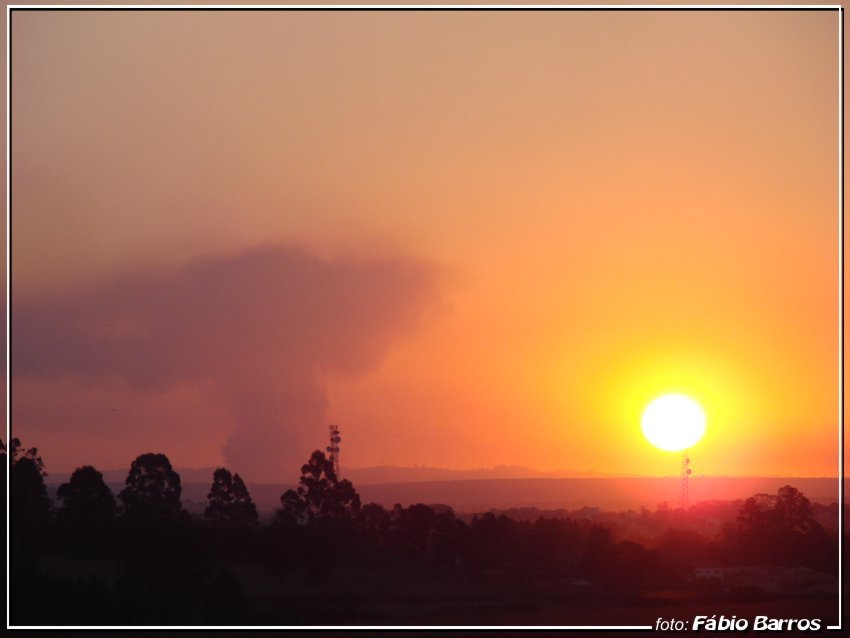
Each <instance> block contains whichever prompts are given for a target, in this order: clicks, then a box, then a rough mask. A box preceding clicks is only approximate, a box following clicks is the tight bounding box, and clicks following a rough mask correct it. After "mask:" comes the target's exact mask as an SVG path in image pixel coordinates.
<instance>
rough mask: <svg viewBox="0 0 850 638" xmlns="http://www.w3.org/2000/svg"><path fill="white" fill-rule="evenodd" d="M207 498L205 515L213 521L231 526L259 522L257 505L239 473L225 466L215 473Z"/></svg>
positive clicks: (251, 524)
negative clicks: (234, 472) (207, 503)
mask: <svg viewBox="0 0 850 638" xmlns="http://www.w3.org/2000/svg"><path fill="white" fill-rule="evenodd" d="M207 498H208V499H209V505H208V506H207V508H206V510H204V516H206V517H207V518H208V519H210V520H211V521H213V522H215V523H221V524H226V525H231V526H234V525H235V526H255V525H256V524H257V521H258V518H259V517H258V515H257V507H256V505H254V501H252V500H251V495H250V494H249V493H248V488H247V487H245V483H244V482H243V481H242V478H241V477H240V476H239V475H238V474H231V473H230V470H227V469H225V468H223V467H220V468H218V469H217V470H216V471H215V473H214V474H213V483H212V487H211V488H210V493H209V494H208V495H207Z"/></svg>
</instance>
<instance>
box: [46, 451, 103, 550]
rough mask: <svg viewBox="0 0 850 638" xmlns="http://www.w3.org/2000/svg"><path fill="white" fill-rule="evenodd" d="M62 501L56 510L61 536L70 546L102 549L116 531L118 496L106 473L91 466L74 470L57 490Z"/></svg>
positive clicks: (84, 548)
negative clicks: (116, 497)
mask: <svg viewBox="0 0 850 638" xmlns="http://www.w3.org/2000/svg"><path fill="white" fill-rule="evenodd" d="M56 496H57V497H58V498H59V500H60V501H62V507H61V508H60V509H59V510H58V511H57V513H56V518H57V523H58V525H59V530H60V537H61V539H62V540H63V541H64V542H65V544H66V545H69V546H70V547H71V548H76V549H80V550H84V551H91V550H102V549H103V545H104V544H106V541H107V539H109V538H110V535H111V533H112V532H113V526H114V522H115V513H116V505H115V497H114V496H113V495H112V491H111V490H110V489H109V488H108V487H107V486H106V483H104V482H103V475H102V474H101V473H100V472H98V471H97V470H96V469H95V468H93V467H92V466H90V465H86V466H83V467H79V468H77V469H76V470H74V473H73V474H72V475H71V478H70V479H69V481H68V482H67V483H62V485H60V486H59V489H58V490H57V492H56Z"/></svg>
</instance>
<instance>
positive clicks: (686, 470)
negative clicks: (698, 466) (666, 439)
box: [682, 450, 691, 510]
mask: <svg viewBox="0 0 850 638" xmlns="http://www.w3.org/2000/svg"><path fill="white" fill-rule="evenodd" d="M690 464H691V459H690V457H689V456H688V451H687V450H683V451H682V509H683V510H687V509H688V476H690V474H691V468H690V467H689V465H690Z"/></svg>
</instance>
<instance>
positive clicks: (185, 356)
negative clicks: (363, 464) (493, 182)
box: [12, 246, 438, 480]
mask: <svg viewBox="0 0 850 638" xmlns="http://www.w3.org/2000/svg"><path fill="white" fill-rule="evenodd" d="M437 283H438V282H437V276H436V272H435V269H434V268H433V267H432V266H430V265H428V264H427V263H425V262H422V261H418V260H414V259H404V258H397V259H368V260H367V259H353V258H345V259H343V258H341V259H336V260H323V259H320V258H318V257H316V256H314V255H312V254H310V253H309V252H307V251H305V250H303V249H299V248H294V247H291V246H271V247H261V248H256V249H252V250H248V251H246V252H243V253H241V254H238V255H235V256H226V257H221V256H219V257H205V258H202V259H198V260H195V261H193V262H191V263H189V264H188V265H186V266H184V267H182V268H180V269H176V270H171V271H167V272H145V273H134V274H129V275H122V276H119V277H116V278H115V279H113V280H111V281H107V282H103V283H100V284H98V285H93V286H89V287H87V288H80V289H76V290H69V291H65V292H63V293H61V294H52V295H49V296H37V297H26V296H22V295H15V296H14V298H13V305H12V339H13V341H12V374H13V379H14V378H19V379H33V380H39V381H41V382H44V381H50V380H60V379H66V380H67V379H68V378H71V379H74V380H75V381H86V380H88V381H89V382H93V383H95V382H96V383H102V382H104V381H110V380H116V379H117V380H120V381H121V382H123V383H126V384H129V385H130V386H131V387H133V388H135V390H136V391H137V392H141V393H146V392H147V393H155V392H161V391H164V390H168V389H169V388H172V387H175V386H177V385H179V384H185V383H187V382H188V383H192V384H197V385H198V387H203V388H206V390H205V391H206V392H207V393H208V397H209V400H210V401H211V402H215V403H216V404H218V405H221V406H222V408H223V409H226V410H227V411H228V412H229V413H230V415H231V416H232V417H233V419H234V420H235V421H236V423H237V424H238V425H237V428H236V430H235V431H234V432H233V433H232V435H231V436H230V437H229V439H228V440H227V441H226V442H225V444H224V452H225V458H226V459H227V461H228V463H230V464H231V465H232V466H233V467H235V468H238V471H241V472H243V473H245V474H248V475H249V476H251V477H252V478H254V480H264V479H276V478H278V477H279V476H280V475H281V474H282V466H283V465H285V464H289V465H290V466H292V465H293V464H294V465H296V466H297V465H300V463H302V462H303V461H304V460H305V459H306V455H307V453H308V452H309V450H310V449H312V448H315V447H317V446H318V445H320V444H321V442H322V439H318V441H317V440H316V435H317V434H318V435H319V436H322V430H321V426H323V425H325V410H326V407H327V399H326V396H325V391H324V388H323V386H322V382H321V379H322V377H323V375H326V374H336V375H347V376H355V375H360V374H363V373H365V372H368V371H369V370H371V369H373V368H375V367H376V366H377V365H378V364H379V363H380V361H381V359H382V358H383V356H384V355H385V354H386V353H387V351H388V349H389V348H390V347H391V345H392V343H393V342H394V341H395V340H397V339H399V338H401V337H403V336H405V335H407V334H409V333H410V332H412V331H413V330H415V329H416V328H417V326H418V324H419V322H420V321H421V319H422V317H423V313H426V312H427V311H428V310H429V308H431V307H432V306H433V305H434V302H435V301H436V299H437ZM80 426H81V427H84V425H83V424H80ZM194 427H198V424H194ZM200 434H201V432H200V431H199V435H200ZM143 451H146V450H139V452H143Z"/></svg>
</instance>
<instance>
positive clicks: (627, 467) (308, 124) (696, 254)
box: [11, 11, 838, 481]
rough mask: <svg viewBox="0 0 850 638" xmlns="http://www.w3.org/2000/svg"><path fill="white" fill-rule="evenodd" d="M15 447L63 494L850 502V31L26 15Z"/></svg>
mask: <svg viewBox="0 0 850 638" xmlns="http://www.w3.org/2000/svg"><path fill="white" fill-rule="evenodd" d="M11 33H12V49H11V55H12V61H11V69H12V83H11V88H12V93H11V108H12V164H11V166H12V179H11V185H12V200H11V205H12V215H11V222H12V235H11V239H12V270H11V285H12V296H11V298H12V322H13V323H12V382H13V387H12V426H13V431H14V435H16V436H18V437H20V438H21V439H22V440H23V442H24V444H25V445H27V446H32V445H34V446H37V447H38V448H39V450H40V452H41V453H42V456H43V458H44V460H45V463H46V464H47V468H48V471H51V470H53V471H57V472H58V471H68V470H73V469H74V468H75V467H76V466H78V465H83V464H93V465H95V466H96V467H98V468H99V469H108V468H121V467H128V466H129V463H130V461H131V460H132V459H133V458H134V457H135V456H136V455H138V454H140V453H143V452H148V451H153V452H164V453H166V454H168V456H169V457H170V459H171V461H172V463H174V464H175V465H176V466H179V467H201V466H208V465H218V464H226V465H228V466H229V467H232V468H233V469H234V470H236V471H238V472H240V473H242V474H243V475H245V476H246V477H248V478H249V479H251V480H285V481H292V480H294V479H295V478H296V477H297V473H298V468H299V467H300V465H301V463H303V462H304V461H306V459H307V456H308V454H309V452H310V451H311V450H312V449H315V448H322V449H323V448H324V446H325V445H326V437H327V425H328V424H329V423H336V424H338V425H339V426H340V429H341V432H342V465H343V467H344V468H345V467H364V466H370V465H380V464H387V465H405V466H411V465H427V466H432V467H447V468H472V467H490V466H494V465H499V464H504V465H522V466H527V467H532V468H538V469H543V470H551V469H557V468H562V469H568V468H569V469H575V470H596V471H598V472H617V473H634V474H646V475H673V474H676V473H677V472H678V469H679V466H678V463H679V459H680V457H679V455H678V454H676V453H670V452H664V451H661V450H658V449H656V448H654V447H652V446H651V445H650V444H649V443H648V442H647V441H646V440H645V439H644V437H643V435H642V434H641V430H640V417H641V412H642V410H643V408H644V406H645V405H646V404H647V403H648V402H649V401H650V400H651V399H653V398H654V397H656V396H658V395H660V394H663V393H665V392H680V393H684V394H686V395H689V396H691V397H693V398H694V399H696V400H697V401H699V403H700V404H701V405H702V406H703V408H704V409H705V413H706V415H707V429H706V434H705V437H704V438H703V440H702V441H701V442H700V443H698V444H697V445H696V446H695V447H694V448H693V449H692V458H693V468H694V472H695V474H708V475H782V476H834V475H835V474H836V472H837V463H836V456H837V445H836V441H837V436H838V434H837V421H838V338H837V320H838V293H837V290H838V211H837V205H838V201H837V192H838V179H837V176H838V158H837V150H838V15H837V13H836V12H834V11H805V12H803V11H783V12H764V11H760V12H756V11H753V12H746V11H736V12H723V11H688V12H674V11H656V12H629V11H605V12H601V11H546V12H542V11H537V12H496V11H451V12H445V11H438V12H418V11H347V12H341V11H337V12H330V11H322V12H317V11H300V12H294V11H277V12H238V11H237V12H209V11H208V12H198V11H187V12H139V11H135V12H134V11H121V12H97V11H86V12H21V11H17V12H15V13H14V14H13V19H12V27H11Z"/></svg>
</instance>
